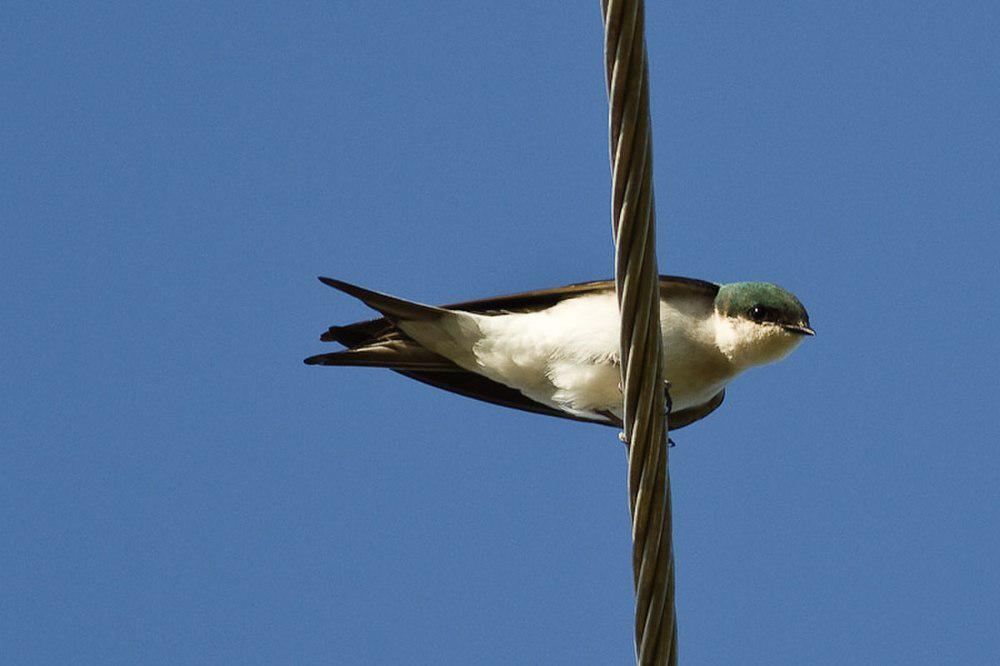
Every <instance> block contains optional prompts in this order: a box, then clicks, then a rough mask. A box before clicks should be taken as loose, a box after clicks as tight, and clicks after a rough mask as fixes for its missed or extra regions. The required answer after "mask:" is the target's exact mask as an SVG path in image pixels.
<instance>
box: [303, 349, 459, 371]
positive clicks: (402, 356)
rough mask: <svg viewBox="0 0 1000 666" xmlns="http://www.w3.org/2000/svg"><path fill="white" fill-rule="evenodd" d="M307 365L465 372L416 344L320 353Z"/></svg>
mask: <svg viewBox="0 0 1000 666" xmlns="http://www.w3.org/2000/svg"><path fill="white" fill-rule="evenodd" d="M305 364H306V365H341V366H365V367H375V368H391V369H393V370H408V371H421V372H461V371H462V369H461V368H459V367H458V366H457V365H455V364H454V363H452V362H451V361H449V360H448V359H446V358H444V357H443V356H438V355H437V354H435V353H434V352H431V351H428V350H426V349H424V348H423V347H418V346H417V345H415V344H412V343H411V344H408V345H373V346H371V347H363V348H360V349H345V350H344V351H339V352H332V353H329V354H317V355H316V356H310V357H309V358H307V359H305Z"/></svg>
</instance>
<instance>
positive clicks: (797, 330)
mask: <svg viewBox="0 0 1000 666" xmlns="http://www.w3.org/2000/svg"><path fill="white" fill-rule="evenodd" d="M782 328H784V329H785V330H786V331H788V332H789V333H794V334H795V335H816V331H814V330H812V329H811V328H809V327H808V326H799V325H796V324H786V325H784V326H782Z"/></svg>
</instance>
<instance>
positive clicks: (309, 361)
mask: <svg viewBox="0 0 1000 666" xmlns="http://www.w3.org/2000/svg"><path fill="white" fill-rule="evenodd" d="M302 362H303V363H305V364H306V365H319V364H320V363H322V359H321V357H320V356H310V357H309V358H304V359H302Z"/></svg>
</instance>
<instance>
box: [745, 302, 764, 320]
mask: <svg viewBox="0 0 1000 666" xmlns="http://www.w3.org/2000/svg"><path fill="white" fill-rule="evenodd" d="M747 314H748V315H750V319H752V320H753V321H764V319H765V318H766V317H767V308H763V307H761V306H759V305H755V306H753V307H752V308H750V311H749V312H747Z"/></svg>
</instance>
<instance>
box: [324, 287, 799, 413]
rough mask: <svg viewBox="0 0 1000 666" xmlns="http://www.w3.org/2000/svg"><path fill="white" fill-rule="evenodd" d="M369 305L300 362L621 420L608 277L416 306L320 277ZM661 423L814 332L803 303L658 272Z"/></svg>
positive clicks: (508, 403)
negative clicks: (664, 401)
mask: <svg viewBox="0 0 1000 666" xmlns="http://www.w3.org/2000/svg"><path fill="white" fill-rule="evenodd" d="M319 279H320V281H321V282H322V283H324V284H326V285H328V286H330V287H333V288H334V289H337V290H338V291H341V292H343V293H345V294H347V295H349V296H353V297H354V298H356V299H358V300H360V301H362V302H363V303H365V304H366V305H367V306H369V307H370V308H372V309H373V310H376V311H377V312H379V313H380V314H381V315H382V316H381V317H380V318H377V319H371V320H366V321H359V322H355V323H352V324H347V325H344V326H331V327H330V328H329V329H328V330H327V331H326V332H324V333H323V334H322V335H321V336H320V340H321V341H324V342H333V341H336V342H339V343H340V344H342V345H343V346H344V347H346V349H343V350H341V351H336V352H331V353H325V354H318V355H315V356H310V357H309V358H306V359H305V363H306V364H307V365H327V366H368V367H381V368H389V369H391V370H394V371H396V372H398V373H400V374H402V375H405V376H407V377H410V378H412V379H416V380H418V381H421V382H424V383H425V384H430V385H431V386H435V387H437V388H441V389H444V390H446V391H451V392H453V393H458V394H460V395H464V396H468V397H471V398H475V399H478V400H483V401H486V402H489V403H493V404H497V405H502V406H505V407H512V408H515V409H520V410H524V411H528V412H534V413H538V414H545V415H549V416H556V417H560V418H565V419H572V420H576V421H585V422H590V423H597V424H601V425H608V426H614V427H621V426H622V410H623V404H622V402H623V401H622V391H621V358H620V356H621V352H620V337H619V336H620V322H621V318H620V314H619V310H618V301H617V297H616V295H615V284H614V282H613V281H611V280H599V281H593V282H583V283H578V284H570V285H566V286H563V287H557V288H554V289H543V290H536V291H527V292H523V293H518V294H511V295H507V296H498V297H494V298H485V299H480V300H473V301H466V302H461V303H453V304H450V305H441V306H433V305H425V304H422V303H416V302H413V301H408V300H404V299H401V298H397V297H395V296H390V295H388V294H384V293H380V292H377V291H372V290H369V289H365V288H363V287H359V286H356V285H354V284H350V283H347V282H343V281H341V280H335V279H333V278H329V277H320V278H319ZM659 294H660V328H661V330H662V333H663V346H664V352H663V354H664V355H663V361H664V366H663V367H664V375H665V380H666V382H665V386H664V390H665V391H667V392H668V404H669V409H670V411H669V424H670V429H671V430H676V429H678V428H683V427H685V426H687V425H690V424H692V423H694V422H696V421H699V420H700V419H703V418H705V417H706V416H708V415H709V414H710V413H712V412H714V411H715V410H716V409H718V407H719V406H720V405H721V404H722V401H723V399H724V398H725V393H726V386H727V385H728V384H729V383H730V382H731V381H732V380H733V379H734V378H736V377H737V376H738V375H740V374H741V373H742V372H744V371H745V370H747V369H749V368H752V367H755V366H760V365H765V364H768V363H773V362H775V361H778V360H780V359H782V358H784V357H785V356H787V355H788V354H789V353H790V352H792V350H794V349H795V348H796V347H798V345H799V343H801V342H802V340H803V339H804V338H805V337H808V336H812V335H815V331H814V330H813V328H812V326H811V325H810V323H809V314H808V313H807V312H806V309H805V307H804V306H803V305H802V303H801V302H800V301H799V299H798V298H796V297H795V295H794V294H792V293H791V292H789V291H787V290H785V289H783V288H781V287H779V286H777V285H775V284H771V283H768V282H734V283H729V284H716V283H713V282H708V281H705V280H697V279H693V278H685V277H677V276H671V275H661V276H659Z"/></svg>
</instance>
